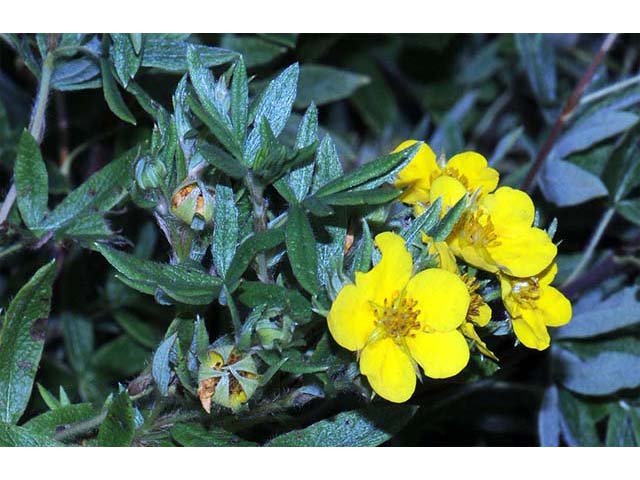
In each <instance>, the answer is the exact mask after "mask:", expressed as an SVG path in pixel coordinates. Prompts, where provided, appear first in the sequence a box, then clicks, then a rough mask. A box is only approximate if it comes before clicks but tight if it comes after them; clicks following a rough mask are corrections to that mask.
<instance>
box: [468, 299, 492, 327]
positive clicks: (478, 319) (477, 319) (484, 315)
mask: <svg viewBox="0 0 640 480" xmlns="http://www.w3.org/2000/svg"><path fill="white" fill-rule="evenodd" d="M489 320H491V307H490V306H489V305H487V304H486V303H482V304H481V305H480V307H479V308H478V315H475V316H473V317H472V318H471V321H472V322H473V323H475V324H476V325H478V326H479V327H486V326H487V324H488V323H489Z"/></svg>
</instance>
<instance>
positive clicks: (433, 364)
mask: <svg viewBox="0 0 640 480" xmlns="http://www.w3.org/2000/svg"><path fill="white" fill-rule="evenodd" d="M407 345H408V346H409V350H410V351H411V356H413V358H415V360H416V361H417V362H418V363H419V364H420V366H421V367H422V368H423V370H424V373H425V375H426V376H427V377H431V378H448V377H453V376H454V375H457V374H458V373H460V372H461V371H462V369H463V368H464V367H466V366H467V363H468V362H469V346H468V345H467V341H466V340H465V339H464V336H463V335H462V334H461V333H460V332H459V331H457V330H453V331H451V332H446V333H440V332H436V333H425V332H419V333H417V334H416V335H415V336H414V337H408V338H407Z"/></svg>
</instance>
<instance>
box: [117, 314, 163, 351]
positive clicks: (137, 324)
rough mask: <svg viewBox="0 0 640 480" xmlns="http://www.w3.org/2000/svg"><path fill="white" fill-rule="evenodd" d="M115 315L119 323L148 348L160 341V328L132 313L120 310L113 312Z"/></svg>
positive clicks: (153, 346)
mask: <svg viewBox="0 0 640 480" xmlns="http://www.w3.org/2000/svg"><path fill="white" fill-rule="evenodd" d="M113 317H114V318H115V319H116V322H118V325H120V326H121V327H122V329H123V330H124V331H125V332H127V334H128V335H129V336H131V338H133V339H134V340H135V341H136V342H138V343H139V344H140V345H142V346H144V347H147V348H155V347H156V345H158V343H159V342H160V340H161V335H160V333H159V332H158V330H157V329H156V328H154V327H152V326H151V325H149V323H147V322H144V321H142V320H140V319H139V318H138V317H137V316H135V315H133V314H132V313H130V312H127V311H125V310H118V311H117V312H115V313H114V314H113Z"/></svg>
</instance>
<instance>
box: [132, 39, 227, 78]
mask: <svg viewBox="0 0 640 480" xmlns="http://www.w3.org/2000/svg"><path fill="white" fill-rule="evenodd" d="M189 47H191V48H192V49H193V50H194V51H195V53H196V54H197V55H198V57H199V58H200V61H201V62H202V64H203V65H204V66H205V67H207V68H209V67H214V66H217V65H224V64H225V63H229V62H233V61H234V60H236V59H237V58H238V54H237V53H236V52H232V51H231V50H227V49H225V48H217V47H208V46H205V45H196V44H193V43H188V42H185V41H184V40H176V39H173V38H170V37H166V36H163V35H154V34H151V35H149V34H145V35H144V49H143V51H142V66H143V67H153V68H159V69H161V70H166V71H168V72H176V73H182V72H186V71H187V69H188V66H187V49H188V48H189Z"/></svg>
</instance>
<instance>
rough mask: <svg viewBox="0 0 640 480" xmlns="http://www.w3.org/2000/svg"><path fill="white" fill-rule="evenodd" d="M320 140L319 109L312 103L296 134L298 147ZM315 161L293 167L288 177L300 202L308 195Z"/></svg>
mask: <svg viewBox="0 0 640 480" xmlns="http://www.w3.org/2000/svg"><path fill="white" fill-rule="evenodd" d="M317 141H318V109H317V108H316V106H315V104H313V103H311V105H310V106H309V108H308V109H307V111H306V112H305V114H304V117H302V121H301V122H300V125H299V126H298V133H297V135H296V144H295V147H296V149H302V148H304V147H308V146H309V145H314V144H315V142H317ZM313 167H314V164H313V163H309V164H308V165H304V166H301V167H298V168H295V169H293V170H292V171H291V172H290V173H289V175H287V177H286V181H287V183H288V184H289V187H291V190H292V191H293V193H294V195H295V198H296V199H297V200H298V201H299V202H300V201H302V199H303V198H304V197H305V196H306V195H307V192H308V191H309V187H310V186H311V179H312V176H313Z"/></svg>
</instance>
